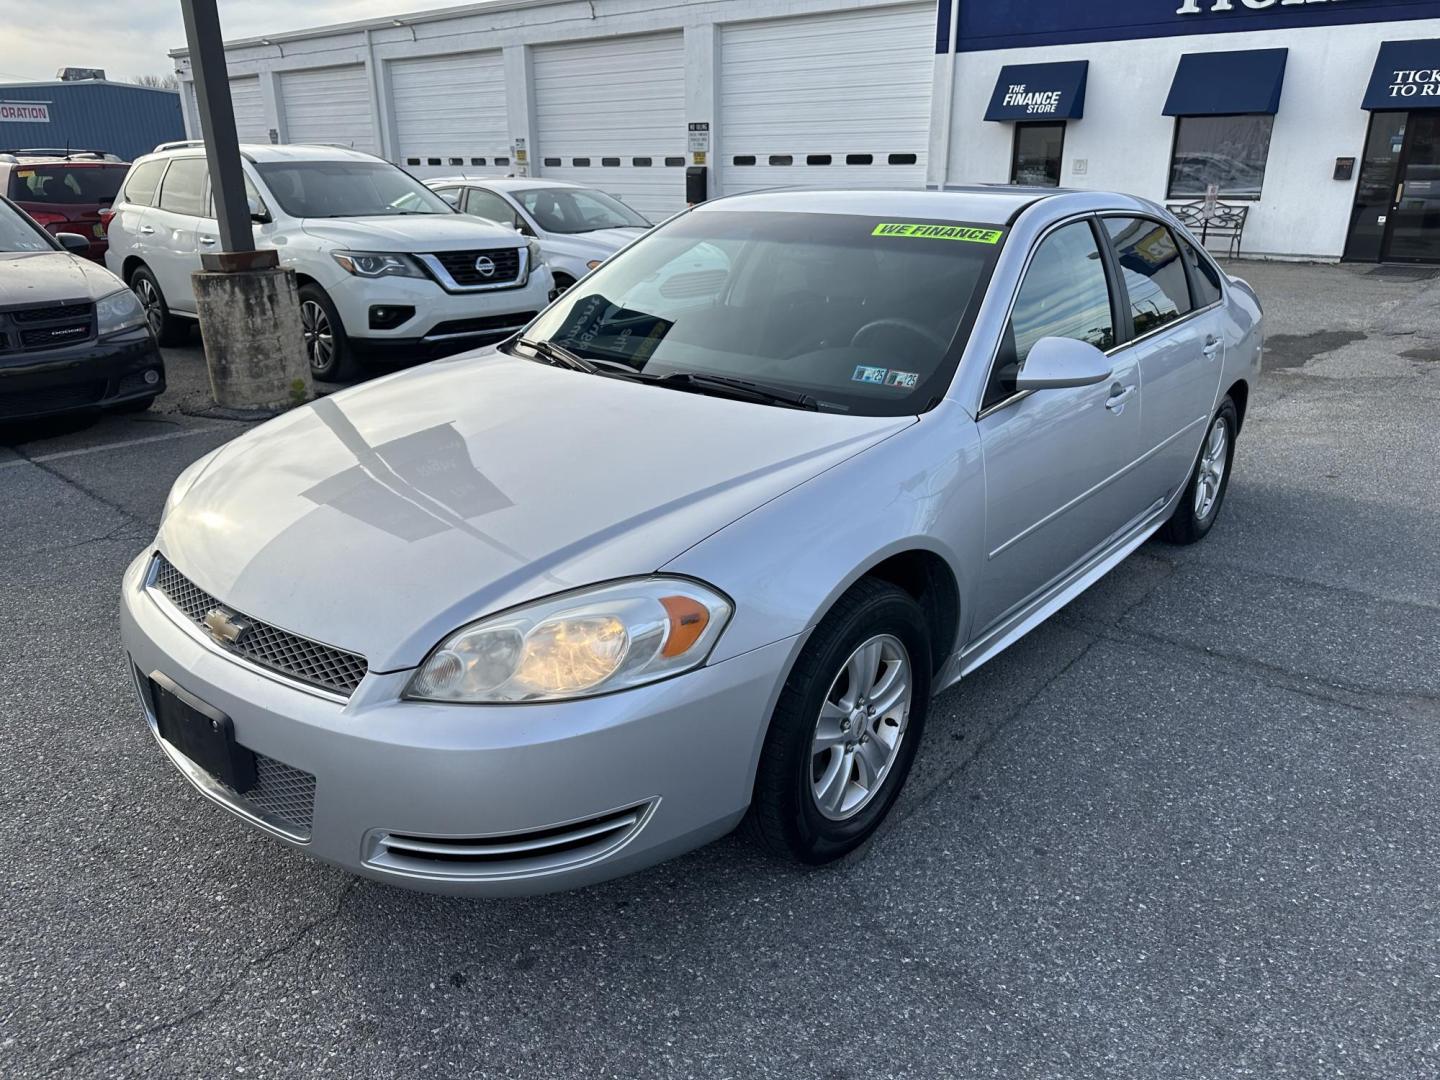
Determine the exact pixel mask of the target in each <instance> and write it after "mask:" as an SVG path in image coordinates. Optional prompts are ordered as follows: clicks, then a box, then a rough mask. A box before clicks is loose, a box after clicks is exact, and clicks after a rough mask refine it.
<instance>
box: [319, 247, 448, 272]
mask: <svg viewBox="0 0 1440 1080" xmlns="http://www.w3.org/2000/svg"><path fill="white" fill-rule="evenodd" d="M330 257H331V258H332V259H334V260H335V261H336V262H337V263H339V264H340V265H341V266H342V267H343V268H344V269H345V270H346V272H347V273H351V274H354V275H355V276H356V277H367V278H379V277H418V278H423V277H424V276H425V271H424V270H422V269H420V264H419V263H418V262H416V261H415V260H414V259H412V258H411V257H410V256H409V255H395V254H392V253H389V252H384V251H332V252H331V253H330Z"/></svg>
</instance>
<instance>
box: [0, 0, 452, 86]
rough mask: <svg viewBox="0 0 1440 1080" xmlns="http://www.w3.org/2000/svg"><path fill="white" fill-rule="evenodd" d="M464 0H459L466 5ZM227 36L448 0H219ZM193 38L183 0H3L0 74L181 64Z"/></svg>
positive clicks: (127, 72)
mask: <svg viewBox="0 0 1440 1080" xmlns="http://www.w3.org/2000/svg"><path fill="white" fill-rule="evenodd" d="M461 2H462V0H455V3H456V5H457V6H458V5H459V4H460V3H461ZM219 4H220V26H221V28H222V30H223V31H224V34H225V38H226V39H227V40H231V39H234V38H247V37H263V36H265V35H268V34H278V33H283V32H284V31H286V30H301V29H304V28H306V27H310V26H324V25H326V24H327V23H337V22H353V21H355V20H357V19H369V18H375V17H377V16H381V15H385V16H389V15H396V14H400V13H403V12H405V11H407V10H408V11H421V10H433V9H434V8H437V7H445V6H447V5H446V3H445V0H429V2H425V0H302V2H300V3H296V2H295V0H219ZM184 44H185V24H184V23H183V22H182V21H181V18H180V0H118V2H117V0H67V2H66V3H64V4H61V5H37V4H36V3H35V2H34V0H0V82H35V81H40V80H44V79H53V78H54V77H55V73H56V72H57V71H59V70H60V68H62V67H89V68H104V69H105V74H106V77H108V78H111V79H114V80H116V81H117V82H119V81H128V80H129V79H130V78H131V77H132V76H134V75H163V74H166V73H167V72H173V71H174V70H175V69H174V68H173V67H172V66H171V61H170V58H169V57H168V56H166V53H168V52H169V51H170V50H171V49H176V48H181V47H183V46H184Z"/></svg>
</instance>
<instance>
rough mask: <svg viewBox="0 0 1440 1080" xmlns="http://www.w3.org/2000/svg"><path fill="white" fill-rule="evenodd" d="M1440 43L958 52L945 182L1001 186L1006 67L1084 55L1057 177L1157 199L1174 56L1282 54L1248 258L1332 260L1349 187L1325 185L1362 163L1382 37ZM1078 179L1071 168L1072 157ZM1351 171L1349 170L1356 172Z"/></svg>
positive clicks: (1430, 32) (1391, 34)
mask: <svg viewBox="0 0 1440 1080" xmlns="http://www.w3.org/2000/svg"><path fill="white" fill-rule="evenodd" d="M1433 37H1440V19H1429V20H1419V21H1414V22H1391V23H1368V24H1357V25H1353V26H1324V27H1319V26H1317V27H1306V28H1304V29H1299V30H1285V31H1272V32H1268V33H1267V32H1240V33H1227V34H1199V35H1189V36H1183V37H1170V38H1158V39H1157V38H1152V39H1147V40H1143V41H1114V42H1093V43H1088V44H1081V45H1056V46H1049V47H1045V48H1028V49H1004V50H997V51H994V52H983V53H960V54H959V55H958V56H957V58H956V76H955V83H954V97H953V106H952V109H953V111H952V116H951V132H950V149H949V155H948V168H947V170H946V173H945V175H944V177H943V178H941V181H942V182H944V183H950V184H962V183H1005V182H1007V181H1008V180H1009V179H1010V158H1011V151H1012V147H1013V141H1014V132H1015V125H1014V124H1010V123H997V122H987V121H985V120H983V119H982V117H983V116H984V115H985V109H986V107H987V106H988V105H989V102H990V95H991V93H992V92H993V91H994V89H995V81H996V79H997V78H998V76H999V74H1000V69H1001V67H1003V66H1004V65H1006V64H1021V63H1026V64H1033V63H1048V62H1051V61H1055V60H1089V61H1090V73H1089V82H1088V86H1087V88H1086V93H1085V116H1084V118H1083V119H1081V120H1072V121H1070V122H1069V124H1068V125H1067V127H1066V129H1065V151H1064V162H1063V165H1062V179H1061V182H1062V183H1063V184H1065V185H1066V186H1069V187H1077V188H1090V189H1097V188H1098V189H1110V190H1116V191H1124V192H1129V193H1132V194H1135V195H1141V196H1144V197H1146V198H1150V199H1155V200H1156V201H1162V202H1163V201H1164V199H1165V194H1166V186H1167V183H1168V180H1169V168H1170V152H1171V147H1172V144H1173V139H1174V133H1175V118H1174V117H1170V116H1164V115H1162V114H1161V110H1162V109H1163V108H1164V107H1165V98H1166V97H1167V96H1168V95H1169V93H1170V84H1171V81H1172V80H1173V78H1174V75H1175V67H1176V65H1177V64H1178V63H1179V61H1180V57H1181V55H1183V54H1184V53H1195V52H1232V51H1237V50H1242V49H1273V48H1278V47H1284V48H1288V49H1289V50H1290V55H1289V57H1288V59H1287V61H1286V67H1285V84H1284V88H1283V90H1282V92H1281V95H1280V109H1279V112H1278V113H1276V116H1275V126H1274V130H1273V133H1272V135H1271V139H1270V157H1269V160H1268V162H1267V164H1266V169H1265V183H1264V188H1263V190H1262V192H1261V197H1260V200H1259V202H1257V203H1254V204H1252V208H1251V211H1250V216H1249V220H1248V221H1247V223H1246V226H1245V235H1244V250H1245V253H1246V254H1247V255H1277V256H1298V257H1309V258H1319V259H1337V258H1339V257H1340V254H1341V252H1342V251H1343V249H1344V246H1345V233H1346V229H1347V228H1348V227H1349V223H1350V208H1351V204H1352V203H1353V202H1354V198H1355V180H1354V179H1351V180H1345V181H1339V180H1334V179H1332V177H1333V175H1334V171H1335V159H1336V158H1337V157H1353V158H1356V159H1357V163H1358V159H1359V158H1360V157H1361V156H1362V154H1363V152H1364V146H1365V133H1366V129H1367V126H1368V124H1369V120H1370V114H1369V113H1367V112H1365V111H1363V110H1362V109H1361V108H1360V102H1361V99H1362V98H1363V97H1364V96H1365V87H1366V85H1367V84H1368V83H1369V81H1370V72H1371V70H1372V69H1373V68H1374V66H1375V55H1376V53H1377V51H1378V50H1379V48H1380V43H1381V42H1382V41H1401V40H1408V39H1411V38H1433ZM1077 161H1079V162H1084V163H1085V170H1086V171H1085V172H1083V173H1077V172H1076V171H1075V165H1076V162H1077ZM1358 172H1359V169H1358V164H1357V168H1356V173H1357V175H1358Z"/></svg>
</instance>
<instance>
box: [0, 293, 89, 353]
mask: <svg viewBox="0 0 1440 1080" xmlns="http://www.w3.org/2000/svg"><path fill="white" fill-rule="evenodd" d="M7 330H8V331H9V332H8V333H7ZM94 333H95V305H94V304H90V303H74V304H47V305H45V306H42V307H30V308H19V309H14V310H11V311H3V312H0V340H6V341H9V342H10V343H11V344H18V345H19V347H20V348H22V349H58V348H60V347H62V346H65V345H73V344H75V343H76V342H80V341H88V340H89V339H90V337H91V336H93V335H94Z"/></svg>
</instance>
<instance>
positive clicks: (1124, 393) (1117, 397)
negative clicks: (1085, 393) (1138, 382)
mask: <svg viewBox="0 0 1440 1080" xmlns="http://www.w3.org/2000/svg"><path fill="white" fill-rule="evenodd" d="M1133 393H1135V387H1134V386H1133V385H1132V386H1121V385H1120V384H1119V383H1115V384H1114V385H1113V386H1111V387H1110V396H1109V397H1108V398H1106V399H1105V408H1107V409H1109V410H1110V411H1111V412H1113V413H1118V412H1120V411H1121V410H1122V409H1124V408H1125V402H1127V401H1129V400H1130V395H1131V394H1133Z"/></svg>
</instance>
